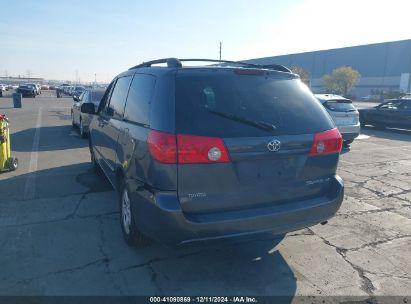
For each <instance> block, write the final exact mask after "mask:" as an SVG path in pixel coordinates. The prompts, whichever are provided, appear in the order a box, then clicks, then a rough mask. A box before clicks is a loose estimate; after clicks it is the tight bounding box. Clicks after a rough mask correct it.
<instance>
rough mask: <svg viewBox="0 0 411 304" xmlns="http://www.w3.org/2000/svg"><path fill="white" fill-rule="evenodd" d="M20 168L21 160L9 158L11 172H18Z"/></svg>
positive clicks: (8, 165)
mask: <svg viewBox="0 0 411 304" xmlns="http://www.w3.org/2000/svg"><path fill="white" fill-rule="evenodd" d="M18 167H19V160H18V159H17V158H9V159H8V160H7V169H9V170H10V171H14V170H17V168H18Z"/></svg>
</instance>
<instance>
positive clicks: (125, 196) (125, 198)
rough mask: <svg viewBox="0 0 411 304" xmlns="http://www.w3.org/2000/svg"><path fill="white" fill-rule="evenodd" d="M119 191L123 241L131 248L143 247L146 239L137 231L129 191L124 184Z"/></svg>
mask: <svg viewBox="0 0 411 304" xmlns="http://www.w3.org/2000/svg"><path fill="white" fill-rule="evenodd" d="M120 191H121V192H120V221H121V230H122V232H123V237H124V240H125V241H126V243H127V245H129V246H132V247H135V246H141V245H144V244H146V243H147V238H146V236H145V235H143V234H142V233H141V232H140V231H139V230H138V229H137V226H136V224H135V219H134V216H133V212H132V202H131V200H130V195H129V190H128V188H127V186H126V185H125V183H124V182H123V183H122V185H121V187H120Z"/></svg>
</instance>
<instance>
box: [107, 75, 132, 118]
mask: <svg viewBox="0 0 411 304" xmlns="http://www.w3.org/2000/svg"><path fill="white" fill-rule="evenodd" d="M131 79H132V76H126V77H121V78H119V79H118V80H117V82H116V84H115V86H114V89H113V92H112V93H111V97H110V101H109V105H108V107H107V108H106V114H107V115H109V116H112V117H113V118H115V119H121V118H122V116H123V113H124V105H125V103H126V98H127V94H128V89H129V87H130V82H131Z"/></svg>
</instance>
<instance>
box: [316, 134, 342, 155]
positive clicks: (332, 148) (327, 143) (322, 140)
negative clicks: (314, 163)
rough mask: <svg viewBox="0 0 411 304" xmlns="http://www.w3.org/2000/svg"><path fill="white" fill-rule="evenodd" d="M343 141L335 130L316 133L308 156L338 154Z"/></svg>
mask: <svg viewBox="0 0 411 304" xmlns="http://www.w3.org/2000/svg"><path fill="white" fill-rule="evenodd" d="M342 144H343V139H342V136H341V134H340V132H339V131H338V129H337V128H335V129H332V130H329V131H325V132H321V133H317V134H315V135H314V142H313V145H312V146H311V151H310V156H319V155H327V154H333V153H340V152H341V149H342Z"/></svg>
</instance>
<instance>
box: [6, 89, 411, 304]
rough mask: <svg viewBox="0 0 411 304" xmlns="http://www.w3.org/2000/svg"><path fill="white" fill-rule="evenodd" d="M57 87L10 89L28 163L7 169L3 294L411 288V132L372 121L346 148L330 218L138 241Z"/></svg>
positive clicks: (9, 110)
mask: <svg viewBox="0 0 411 304" xmlns="http://www.w3.org/2000/svg"><path fill="white" fill-rule="evenodd" d="M54 94H55V93H54V92H53V91H45V92H43V94H41V95H40V96H38V97H36V98H24V99H23V108H22V109H14V108H13V107H12V100H11V98H10V96H9V95H7V93H6V94H5V95H6V96H5V97H3V98H0V112H3V113H5V114H6V115H7V116H8V117H9V118H10V128H11V132H12V138H11V139H12V141H11V144H12V153H13V155H14V156H16V157H18V158H19V163H20V167H19V168H18V170H17V171H14V172H6V173H2V174H0V248H1V249H0V270H1V271H0V295H2V296H4V295H49V296H50V295H70V296H71V295H111V296H123V295H168V296H171V295H175V296H182V295H199V296H210V295H217V296H223V295H248V296H263V295H271V296H272V295H285V296H291V297H294V296H310V298H309V301H310V303H311V302H315V300H316V299H317V300H319V301H320V300H322V299H324V298H323V297H324V296H341V297H352V296H356V297H359V298H356V299H363V300H369V301H372V300H375V299H379V298H378V296H382V295H385V296H399V297H400V299H403V297H406V296H408V297H410V296H411V254H410V252H411V177H410V176H411V153H410V151H411V132H410V131H404V130H386V131H379V130H375V129H373V128H367V129H364V130H363V131H362V135H361V136H360V137H359V139H357V140H356V141H355V142H354V143H353V144H352V145H351V147H350V149H345V150H344V151H343V153H342V155H341V160H340V165H339V169H338V173H339V174H340V175H341V176H342V177H343V178H344V181H345V185H346V196H345V200H344V202H343V205H342V207H341V209H340V210H339V212H338V214H337V215H336V216H335V217H334V218H332V219H331V220H330V221H329V222H328V224H327V225H324V226H322V225H317V226H314V227H311V228H307V229H303V230H300V231H296V232H292V233H289V234H287V235H283V236H275V235H271V234H266V235H261V236H251V237H247V238H241V239H235V240H234V239H233V240H224V241H214V242H206V243H198V244H191V245H185V246H182V247H179V248H167V247H164V246H162V245H160V244H157V243H154V242H153V243H151V244H149V245H148V246H147V247H144V248H129V247H127V245H126V244H125V242H124V241H123V239H122V235H121V228H120V222H119V214H118V203H117V195H116V194H115V193H114V191H113V189H112V188H111V186H110V184H109V183H108V182H107V181H106V180H105V179H104V178H103V177H102V176H98V175H96V174H95V173H94V172H93V170H92V167H91V164H90V155H89V151H88V143H87V139H82V138H80V136H79V135H78V132H77V130H75V129H73V128H72V126H71V118H70V108H71V105H72V103H73V101H72V99H70V98H68V97H66V98H60V99H57V98H55V95H54ZM367 104H368V103H367ZM294 299H297V298H294ZM341 299H342V298H338V300H336V301H340V300H341ZM401 301H402V300H401ZM401 303H402V302H401Z"/></svg>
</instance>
